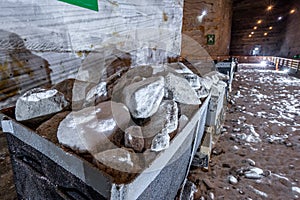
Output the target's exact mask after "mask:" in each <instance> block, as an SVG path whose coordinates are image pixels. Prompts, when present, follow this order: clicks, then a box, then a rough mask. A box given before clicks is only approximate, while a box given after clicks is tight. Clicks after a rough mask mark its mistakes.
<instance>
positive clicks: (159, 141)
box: [151, 131, 170, 152]
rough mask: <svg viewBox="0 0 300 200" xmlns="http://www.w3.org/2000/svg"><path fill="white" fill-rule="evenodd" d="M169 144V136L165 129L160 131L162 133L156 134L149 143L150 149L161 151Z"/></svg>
mask: <svg viewBox="0 0 300 200" xmlns="http://www.w3.org/2000/svg"><path fill="white" fill-rule="evenodd" d="M169 144H170V136H169V134H168V133H167V132H166V131H162V133H159V134H157V135H156V136H155V137H154V138H153V140H152V144H151V151H156V152H158V151H162V150H165V149H167V148H169Z"/></svg>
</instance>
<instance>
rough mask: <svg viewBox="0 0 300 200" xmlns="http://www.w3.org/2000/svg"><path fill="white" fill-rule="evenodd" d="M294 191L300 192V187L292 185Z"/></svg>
mask: <svg viewBox="0 0 300 200" xmlns="http://www.w3.org/2000/svg"><path fill="white" fill-rule="evenodd" d="M292 191H294V192H297V193H299V194H300V188H299V187H292Z"/></svg>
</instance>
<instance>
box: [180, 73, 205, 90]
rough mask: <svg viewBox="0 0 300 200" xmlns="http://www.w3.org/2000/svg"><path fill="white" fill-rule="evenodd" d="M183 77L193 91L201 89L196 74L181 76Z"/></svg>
mask: <svg viewBox="0 0 300 200" xmlns="http://www.w3.org/2000/svg"><path fill="white" fill-rule="evenodd" d="M183 76H184V78H185V79H186V80H187V81H188V82H189V84H190V86H191V87H192V88H193V89H194V90H197V89H199V88H200V87H201V84H200V79H199V78H200V77H199V76H198V75H197V74H183Z"/></svg>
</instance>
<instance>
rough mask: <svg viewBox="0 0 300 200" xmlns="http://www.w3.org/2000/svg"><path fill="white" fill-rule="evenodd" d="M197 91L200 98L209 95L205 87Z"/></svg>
mask: <svg viewBox="0 0 300 200" xmlns="http://www.w3.org/2000/svg"><path fill="white" fill-rule="evenodd" d="M196 93H197V96H198V98H199V99H201V98H205V97H207V96H208V95H209V91H208V90H207V89H206V88H205V87H201V88H200V89H198V90H196Z"/></svg>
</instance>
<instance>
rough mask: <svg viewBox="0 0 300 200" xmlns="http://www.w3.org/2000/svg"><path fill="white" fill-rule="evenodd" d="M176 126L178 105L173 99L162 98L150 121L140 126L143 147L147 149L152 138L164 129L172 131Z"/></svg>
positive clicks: (168, 131) (167, 131)
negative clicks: (143, 142)
mask: <svg viewBox="0 0 300 200" xmlns="http://www.w3.org/2000/svg"><path fill="white" fill-rule="evenodd" d="M177 127H178V105H177V103H176V102H175V101H173V100H163V101H162V103H161V104H160V106H159V109H158V111H157V112H156V113H155V114H154V115H153V116H152V117H151V118H150V122H149V123H148V124H146V125H145V126H143V127H142V132H143V136H144V141H145V148H147V149H149V148H150V147H151V145H152V142H153V138H154V137H155V136H156V135H157V134H159V133H162V131H163V130H164V131H165V132H166V133H167V134H169V133H172V132H173V131H175V130H176V129H177Z"/></svg>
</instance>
